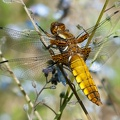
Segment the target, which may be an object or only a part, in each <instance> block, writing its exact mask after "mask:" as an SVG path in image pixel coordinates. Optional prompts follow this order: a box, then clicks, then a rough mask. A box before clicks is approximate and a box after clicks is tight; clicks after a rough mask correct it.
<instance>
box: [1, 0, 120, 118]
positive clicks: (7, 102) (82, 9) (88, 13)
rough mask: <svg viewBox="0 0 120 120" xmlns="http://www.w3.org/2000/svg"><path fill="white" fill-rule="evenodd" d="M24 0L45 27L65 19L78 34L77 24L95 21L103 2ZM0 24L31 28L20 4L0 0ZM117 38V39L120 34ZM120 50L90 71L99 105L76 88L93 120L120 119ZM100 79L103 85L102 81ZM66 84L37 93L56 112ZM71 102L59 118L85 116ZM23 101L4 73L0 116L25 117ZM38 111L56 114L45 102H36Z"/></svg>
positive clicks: (86, 25) (88, 24)
mask: <svg viewBox="0 0 120 120" xmlns="http://www.w3.org/2000/svg"><path fill="white" fill-rule="evenodd" d="M63 1H64V0H63ZM24 2H25V4H26V6H27V7H28V8H30V9H32V11H33V14H34V19H35V20H36V21H37V22H38V23H39V24H40V25H41V26H42V28H43V29H44V30H46V31H48V32H49V28H50V24H51V22H53V21H57V20H59V21H61V22H63V23H65V24H66V26H67V28H68V29H69V30H70V31H71V32H72V33H73V34H74V35H75V36H77V35H78V34H79V32H80V31H79V30H78V29H77V28H76V26H77V25H78V24H80V25H82V26H83V27H84V28H85V29H87V28H89V27H91V26H93V25H94V24H95V22H96V20H97V18H98V16H99V13H100V11H101V9H102V6H103V5H104V0H84V1H83V0H74V1H72V0H65V2H64V3H63V4H62V3H60V2H62V0H52V1H50V0H49V1H48V0H34V1H33V0H24ZM114 2H115V0H111V1H110V3H109V4H108V7H107V8H109V7H110V6H112V5H113V4H114ZM37 5H38V6H37ZM118 9H119V8H113V9H111V10H109V11H108V12H107V13H105V14H104V16H103V17H104V18H105V17H106V16H107V15H109V14H111V13H113V12H114V11H116V10H118ZM118 17H120V13H119V14H118V15H117V17H114V20H115V19H117V18H118ZM114 20H113V21H114ZM0 26H4V27H12V28H13V29H18V30H23V29H34V28H33V26H32V24H31V22H30V20H29V18H28V16H27V14H26V12H25V11H24V8H23V6H22V5H21V4H19V3H10V4H5V3H4V2H2V1H0ZM106 29H107V28H106ZM108 29H109V28H108ZM116 30H117V31H118V32H120V22H119V24H118V26H117V27H116ZM101 33H102V31H101ZM118 34H119V33H118ZM101 36H102V35H101ZM0 37H1V36H0ZM118 39H119V41H120V36H119V38H118ZM119 43H120V42H119ZM119 45H120V44H119ZM25 47H26V46H25ZM18 49H19V48H18ZM111 49H112V48H111ZM119 52H120V49H118V50H117V51H116V52H115V53H114V54H113V55H112V56H111V58H110V59H109V60H108V61H107V62H106V63H105V64H104V65H103V66H102V69H101V71H100V72H99V73H97V74H94V73H93V76H94V77H95V82H96V83H97V86H98V88H99V91H100V94H101V100H102V102H103V106H101V107H98V106H96V105H94V104H93V103H91V102H90V101H89V100H88V99H87V98H86V97H84V95H83V94H82V93H81V91H80V92H79V95H80V97H81V99H82V100H83V103H84V105H85V107H86V109H87V110H88V112H89V113H90V116H91V117H92V120H107V119H109V120H118V119H120V118H119V115H120V97H119V94H120V55H119ZM13 54H14V53H13ZM17 55H18V54H14V55H12V53H11V52H10V51H9V50H8V51H7V53H6V54H5V55H4V56H5V57H6V59H7V58H8V59H9V58H12V57H16V58H17ZM11 56H12V57H11ZM106 67H107V69H106ZM1 76H2V75H1ZM43 79H45V78H41V80H40V81H39V82H40V84H38V86H39V87H38V88H40V89H41V88H42V86H43V85H44V84H45V81H44V80H43ZM101 81H102V83H103V84H104V85H103V84H102V83H101ZM29 86H32V85H31V82H26V83H25V90H26V91H27V92H28V94H29V96H30V98H31V99H32V100H35V92H34V89H33V88H32V90H31V87H30V88H29ZM67 87H68V86H63V85H62V83H60V84H58V85H57V88H56V89H53V90H49V89H48V90H45V91H43V93H42V94H41V95H40V98H39V100H43V101H45V103H46V104H48V105H49V106H50V107H51V108H53V109H54V110H55V111H56V112H58V111H59V101H60V97H59V94H60V93H61V92H63V91H66V89H67ZM104 87H105V88H104ZM74 102H76V99H75V98H74V97H73V98H72V99H71V103H70V104H68V105H67V107H66V108H65V110H64V113H63V116H62V118H61V120H66V119H68V120H87V118H86V116H85V114H84V113H83V111H82V109H81V108H80V107H79V105H78V104H77V103H76V104H74ZM24 104H26V101H25V98H24V96H23V95H22V94H21V93H20V91H19V88H18V86H17V85H16V83H15V82H14V81H13V79H10V78H7V79H6V78H5V77H4V78H3V79H2V77H0V120H21V119H24V120H26V119H28V118H27V114H26V112H25V111H24V110H23V105H24ZM38 111H39V113H40V115H41V117H42V119H43V120H52V119H53V118H54V116H55V114H54V113H53V112H52V111H50V110H49V109H48V108H47V107H45V106H44V105H40V106H38ZM29 112H30V110H29ZM35 119H36V118H35Z"/></svg>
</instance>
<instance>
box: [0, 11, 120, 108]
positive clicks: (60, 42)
mask: <svg viewBox="0 0 120 120" xmlns="http://www.w3.org/2000/svg"><path fill="white" fill-rule="evenodd" d="M118 13H119V11H116V12H114V13H113V14H111V15H110V16H109V19H110V20H111V19H113V17H114V16H115V15H116V14H118ZM109 23H110V21H109V20H108V19H105V20H103V21H102V22H101V23H99V24H98V26H97V27H96V28H94V26H93V27H91V28H89V29H86V30H83V32H82V33H81V34H79V35H78V36H77V37H75V36H74V35H73V34H72V33H71V32H70V31H69V30H68V29H67V28H66V26H65V24H64V23H60V22H53V23H51V26H50V31H51V34H50V33H48V32H46V31H45V30H44V29H42V27H41V26H38V27H39V28H40V29H41V30H42V32H43V33H44V35H41V37H43V38H44V39H45V42H46V43H47V44H48V46H47V47H44V46H43V44H42V43H41V41H40V40H39V39H40V36H39V35H38V33H36V32H34V31H30V32H29V31H17V30H13V29H9V28H5V27H0V36H5V37H6V39H8V40H7V42H6V44H7V45H8V46H11V48H12V49H14V50H17V51H18V52H19V51H24V52H29V53H30V54H36V53H37V52H38V51H39V53H40V54H39V55H37V56H35V55H34V56H32V57H30V56H28V54H27V56H28V57H22V58H16V59H8V60H4V61H1V62H0V68H1V70H2V71H5V70H6V68H5V66H4V64H5V63H9V64H17V66H19V65H20V66H22V65H23V66H26V68H27V70H25V71H24V72H22V73H21V76H22V77H26V76H27V77H28V78H29V76H31V78H37V77H38V78H39V77H40V76H39V75H40V72H41V71H42V72H43V73H44V75H45V76H48V74H49V73H52V79H51V81H52V83H53V84H57V82H56V81H55V80H56V79H57V81H59V82H60V81H62V83H63V84H64V85H65V84H66V82H65V80H63V79H64V76H62V74H61V72H60V70H59V69H58V68H57V67H56V64H60V65H62V66H63V67H64V66H65V67H67V69H69V71H70V72H71V73H72V74H73V76H74V77H75V79H76V82H77V83H78V85H79V87H80V88H81V90H82V92H83V93H84V94H85V96H87V98H88V99H89V100H90V101H91V102H93V103H94V104H96V105H98V106H100V105H101V104H102V102H101V99H100V94H99V92H98V88H97V86H96V84H95V82H94V80H93V78H92V76H91V74H90V72H89V68H88V67H87V65H86V62H87V60H90V61H91V62H90V63H93V62H94V61H99V62H100V63H102V64H104V63H105V61H106V60H107V59H108V58H109V57H111V55H112V54H113V53H114V52H115V51H116V50H117V49H118V48H119V45H117V44H116V43H115V39H116V38H117V39H119V38H120V37H119V36H115V35H114V34H113V33H110V34H108V35H107V36H105V37H104V39H102V40H96V39H93V40H92V41H91V42H90V44H89V46H88V47H85V43H86V41H87V39H88V38H89V36H90V34H91V33H92V31H93V30H94V29H97V31H98V32H96V35H97V34H99V30H100V29H101V28H102V27H103V28H104V27H105V24H109ZM103 30H104V29H103ZM10 39H12V41H11V40H10ZM16 40H17V41H16ZM21 40H22V41H21ZM84 42H85V43H84ZM24 45H26V46H24ZM111 47H112V50H111V51H110V49H111ZM6 48H7V47H4V50H6ZM31 48H32V49H31ZM34 51H35V52H34ZM107 51H108V53H107ZM96 52H98V53H97V55H96ZM94 56H95V57H94ZM93 57H94V59H91V58H93ZM44 66H46V67H45V69H43V68H44ZM53 66H55V67H53ZM36 73H37V75H38V76H37V75H36ZM66 75H67V74H66ZM59 76H60V77H59Z"/></svg>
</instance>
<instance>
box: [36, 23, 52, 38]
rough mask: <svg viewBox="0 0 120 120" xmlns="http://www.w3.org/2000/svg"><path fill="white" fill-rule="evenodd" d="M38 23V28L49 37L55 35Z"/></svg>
mask: <svg viewBox="0 0 120 120" xmlns="http://www.w3.org/2000/svg"><path fill="white" fill-rule="evenodd" d="M36 25H37V26H38V28H39V29H40V30H41V31H42V32H43V33H44V34H45V35H47V36H48V37H54V36H53V35H51V34H49V33H48V32H46V31H45V30H44V29H43V28H42V27H41V26H40V25H38V24H37V23H36Z"/></svg>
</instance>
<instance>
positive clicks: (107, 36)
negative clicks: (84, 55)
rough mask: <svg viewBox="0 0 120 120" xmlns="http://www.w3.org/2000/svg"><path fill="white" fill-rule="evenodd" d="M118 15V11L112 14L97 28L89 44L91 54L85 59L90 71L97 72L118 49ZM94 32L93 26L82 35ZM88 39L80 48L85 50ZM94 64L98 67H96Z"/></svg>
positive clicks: (119, 17)
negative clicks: (90, 68)
mask: <svg viewBox="0 0 120 120" xmlns="http://www.w3.org/2000/svg"><path fill="white" fill-rule="evenodd" d="M119 26H120V14H119V11H116V12H114V13H113V14H111V15H110V16H109V18H107V19H105V20H103V21H102V22H101V23H100V24H99V25H98V27H97V28H96V32H95V34H94V36H93V38H92V40H91V41H90V43H89V46H88V47H90V48H91V52H90V54H89V57H88V59H87V61H86V62H87V64H88V66H89V67H90V66H91V65H92V66H94V67H92V69H93V70H94V71H97V69H100V68H101V67H102V65H103V64H104V63H105V62H106V61H107V60H108V59H109V58H110V57H111V56H112V55H113V54H114V53H115V52H116V50H118V49H119V48H120V27H119ZM93 31H94V26H93V27H91V28H89V29H87V30H84V32H82V33H81V35H82V34H86V32H87V33H88V34H89V35H91V34H92V32H93ZM88 40H89V38H88V39H87V40H85V41H84V42H82V43H81V44H80V46H81V48H85V47H86V44H87V42H88ZM95 62H98V63H99V64H100V65H99V66H97V65H96V64H95Z"/></svg>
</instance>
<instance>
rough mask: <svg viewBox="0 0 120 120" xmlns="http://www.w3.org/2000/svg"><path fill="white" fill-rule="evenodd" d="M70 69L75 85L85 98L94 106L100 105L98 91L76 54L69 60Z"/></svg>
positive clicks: (81, 60) (84, 65) (82, 61)
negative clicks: (77, 85)
mask: <svg viewBox="0 0 120 120" xmlns="http://www.w3.org/2000/svg"><path fill="white" fill-rule="evenodd" d="M70 67H71V69H72V73H73V75H74V76H75V78H76V81H77V83H78V84H79V86H80V88H81V89H82V91H83V93H84V94H85V95H86V96H87V98H88V99H89V100H90V101H92V102H93V103H95V104H96V105H101V104H102V102H101V100H100V95H99V93H98V89H97V87H96V85H95V83H94V81H93V79H92V76H91V75H90V72H89V70H88V68H87V66H86V64H85V63H84V60H83V59H82V58H81V57H80V56H79V55H78V54H76V55H73V56H72V57H71V59H70Z"/></svg>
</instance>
